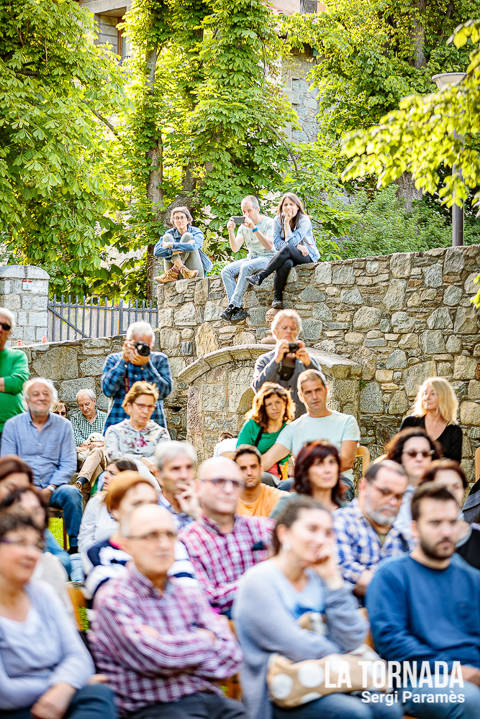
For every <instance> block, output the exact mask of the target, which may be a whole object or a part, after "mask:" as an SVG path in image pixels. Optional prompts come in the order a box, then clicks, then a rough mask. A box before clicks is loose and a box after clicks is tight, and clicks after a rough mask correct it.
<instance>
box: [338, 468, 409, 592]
mask: <svg viewBox="0 0 480 719" xmlns="http://www.w3.org/2000/svg"><path fill="white" fill-rule="evenodd" d="M407 484H408V478H407V475H406V473H405V471H404V469H403V468H402V467H401V466H400V465H399V464H397V463H396V462H392V461H391V460H384V461H383V462H378V463H377V464H372V465H370V467H369V468H368V469H367V471H366V473H365V476H364V477H362V479H361V480H360V482H359V485H358V499H355V500H353V502H351V503H350V504H349V505H348V506H346V507H342V508H340V509H337V511H336V512H335V513H334V515H333V522H334V526H335V533H336V536H337V548H338V561H339V564H340V569H341V572H342V575H343V579H344V580H345V581H346V582H349V583H350V584H351V585H352V589H353V591H354V593H355V594H356V595H357V597H359V598H360V599H361V600H362V599H363V597H364V595H365V592H366V591H367V587H368V585H369V583H370V580H371V579H372V577H373V575H374V572H375V570H376V568H377V565H378V563H379V562H380V561H381V560H382V559H385V558H386V557H393V556H396V555H398V554H402V553H404V552H408V550H409V549H410V546H409V542H408V538H407V536H408V535H404V534H402V532H401V531H400V530H399V529H397V528H396V527H394V526H393V523H394V521H395V518H396V516H397V514H398V511H399V509H400V506H401V504H402V498H403V495H404V493H405V490H406V489H407Z"/></svg>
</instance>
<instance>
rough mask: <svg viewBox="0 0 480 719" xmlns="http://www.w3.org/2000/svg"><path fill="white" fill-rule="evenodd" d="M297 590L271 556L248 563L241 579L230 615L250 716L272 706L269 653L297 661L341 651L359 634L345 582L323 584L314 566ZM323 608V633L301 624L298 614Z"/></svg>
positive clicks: (267, 713)
mask: <svg viewBox="0 0 480 719" xmlns="http://www.w3.org/2000/svg"><path fill="white" fill-rule="evenodd" d="M308 575H309V579H308V583H307V586H306V587H305V589H304V590H303V591H302V592H297V591H296V590H295V588H294V587H293V586H292V584H291V583H290V582H289V580H288V579H287V578H286V577H285V575H284V574H283V572H281V571H280V569H278V567H277V566H276V564H275V562H273V561H272V560H269V561H266V562H261V563H260V564H257V565H256V566H255V567H252V568H251V569H249V570H248V571H247V572H246V574H245V575H244V576H243V577H242V579H241V580H240V585H239V588H238V592H237V596H236V600H235V604H234V607H233V617H234V620H235V631H236V633H237V636H238V639H239V642H240V645H241V647H242V651H243V655H244V662H243V665H242V687H243V696H244V702H245V705H246V708H247V712H248V716H249V719H270V718H271V716H272V707H271V704H270V700H269V697H268V692H267V684H266V674H267V666H268V661H269V658H270V655H271V654H273V653H279V654H282V655H283V656H286V657H287V658H288V659H290V660H292V661H294V662H298V661H302V660H304V659H319V658H321V657H324V656H326V655H328V654H333V653H345V652H349V651H352V650H353V649H355V648H356V647H358V646H359V645H360V644H361V643H362V642H363V640H364V637H365V632H366V622H365V620H364V618H363V617H362V616H361V614H360V613H359V612H358V611H357V607H358V605H357V602H356V600H355V599H354V597H353V595H352V593H351V591H350V589H349V588H347V586H344V587H342V588H340V589H335V590H331V589H328V588H327V586H326V585H325V583H324V582H323V580H322V579H321V578H320V577H319V575H318V574H316V572H314V571H313V570H308ZM308 610H311V611H318V612H319V613H321V614H324V616H325V619H326V626H327V631H326V634H325V635H321V634H317V633H315V632H311V631H308V630H306V629H302V628H301V627H300V626H299V625H298V623H297V619H298V617H299V616H301V614H302V613H304V612H305V611H308Z"/></svg>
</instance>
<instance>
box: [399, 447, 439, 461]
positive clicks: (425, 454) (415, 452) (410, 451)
mask: <svg viewBox="0 0 480 719" xmlns="http://www.w3.org/2000/svg"><path fill="white" fill-rule="evenodd" d="M403 454H406V455H407V457H412V459H413V457H416V456H417V455H419V454H420V455H421V456H422V457H423V459H426V458H427V457H431V456H432V454H433V449H429V450H426V449H422V450H420V449H418V450H417V449H408V450H405V452H404V453H403Z"/></svg>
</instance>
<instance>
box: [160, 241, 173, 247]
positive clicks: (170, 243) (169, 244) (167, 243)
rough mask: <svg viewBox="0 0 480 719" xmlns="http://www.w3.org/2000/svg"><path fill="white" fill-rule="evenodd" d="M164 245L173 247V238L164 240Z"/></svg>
mask: <svg viewBox="0 0 480 719" xmlns="http://www.w3.org/2000/svg"><path fill="white" fill-rule="evenodd" d="M162 247H164V248H165V249H168V248H169V247H173V242H172V241H171V240H163V242H162Z"/></svg>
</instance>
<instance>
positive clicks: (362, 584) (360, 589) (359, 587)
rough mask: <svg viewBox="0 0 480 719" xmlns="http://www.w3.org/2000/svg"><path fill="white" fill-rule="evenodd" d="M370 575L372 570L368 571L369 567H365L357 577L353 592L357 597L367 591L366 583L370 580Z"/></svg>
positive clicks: (371, 575) (362, 595)
mask: <svg viewBox="0 0 480 719" xmlns="http://www.w3.org/2000/svg"><path fill="white" fill-rule="evenodd" d="M372 577H373V572H372V571H370V569H365V570H364V571H363V572H362V573H361V575H360V576H359V578H358V579H357V583H356V584H355V588H354V590H353V593H354V594H356V595H357V596H358V597H364V596H365V594H366V593H367V589H368V585H369V584H370V582H371V581H372Z"/></svg>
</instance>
